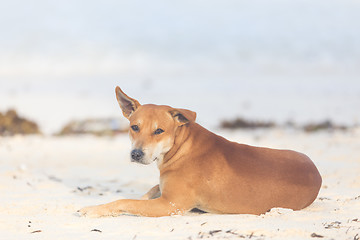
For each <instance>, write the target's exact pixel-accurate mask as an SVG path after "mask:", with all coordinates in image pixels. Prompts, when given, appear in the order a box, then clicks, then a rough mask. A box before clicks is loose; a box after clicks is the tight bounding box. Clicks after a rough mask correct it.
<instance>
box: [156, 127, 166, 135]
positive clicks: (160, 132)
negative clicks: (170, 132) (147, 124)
mask: <svg viewBox="0 0 360 240" xmlns="http://www.w3.org/2000/svg"><path fill="white" fill-rule="evenodd" d="M163 132H164V130H162V129H161V128H158V129H156V130H155V132H154V134H155V135H159V134H162V133H163Z"/></svg>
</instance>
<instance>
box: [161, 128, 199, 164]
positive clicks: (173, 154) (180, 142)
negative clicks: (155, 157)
mask: <svg viewBox="0 0 360 240" xmlns="http://www.w3.org/2000/svg"><path fill="white" fill-rule="evenodd" d="M193 124H196V123H189V124H188V125H184V126H181V127H179V128H177V129H176V133H175V141H174V145H173V147H172V148H171V149H170V150H169V151H168V152H167V153H166V154H165V155H164V158H163V160H162V162H161V163H159V162H158V168H159V170H160V171H161V170H162V169H164V168H166V167H167V166H169V165H171V164H172V163H174V162H175V161H176V160H177V155H178V154H181V152H182V149H183V148H186V147H187V145H188V144H189V141H190V136H191V135H190V131H191V130H190V128H191V127H192V125H193Z"/></svg>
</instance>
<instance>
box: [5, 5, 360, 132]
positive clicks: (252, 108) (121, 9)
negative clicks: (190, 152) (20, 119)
mask: <svg viewBox="0 0 360 240" xmlns="http://www.w3.org/2000/svg"><path fill="white" fill-rule="evenodd" d="M359 13H360V1H355V0H330V1H329V0H328V1H325V0H311V1H310V0H292V1H285V0H270V1H269V0H252V1H244V0H207V1H203V0H197V1H194V0H191V1H190V0H183V1H165V0H153V1H147V0H133V1H123V0H103V1H93V0H86V1H85V0H78V1H69V0H62V1H54V0H37V1H26V0H12V1H4V0H0V30H1V31H0V32H1V37H0V112H5V111H7V110H8V109H10V108H14V109H16V110H17V111H18V112H19V113H20V114H21V115H23V116H25V117H27V118H30V119H32V120H34V121H36V122H37V123H38V124H39V126H40V128H41V130H42V131H43V132H44V133H46V134H51V133H54V132H57V131H59V130H60V129H61V128H62V127H63V125H64V124H65V123H67V122H68V121H70V120H72V119H83V118H102V117H103V118H107V117H116V118H117V117H122V116H121V112H120V110H119V108H118V104H117V102H116V98H115V93H114V89H115V86H116V85H119V86H120V87H121V88H122V89H123V90H124V91H125V92H126V93H127V94H128V95H129V96H131V97H133V98H136V99H138V100H139V101H140V102H141V103H156V104H166V105H171V106H174V107H182V108H189V109H192V110H194V111H196V112H197V113H198V122H200V123H201V124H203V125H205V126H206V127H209V128H216V127H217V126H219V123H220V121H221V120H223V119H228V118H235V117H237V116H244V117H247V118H253V119H263V120H273V121H277V122H280V123H281V122H287V121H295V122H300V123H301V122H306V121H320V120H323V119H331V120H333V121H335V122H339V123H341V124H350V125H351V124H358V123H359V121H360V111H359V109H360V14H359Z"/></svg>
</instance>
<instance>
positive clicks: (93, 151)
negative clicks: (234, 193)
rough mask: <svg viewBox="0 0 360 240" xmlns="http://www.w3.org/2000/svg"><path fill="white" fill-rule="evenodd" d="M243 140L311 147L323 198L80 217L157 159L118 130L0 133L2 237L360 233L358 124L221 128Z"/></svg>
mask: <svg viewBox="0 0 360 240" xmlns="http://www.w3.org/2000/svg"><path fill="white" fill-rule="evenodd" d="M221 135H223V136H225V137H227V138H229V139H231V140H235V141H238V142H241V143H246V144H251V145H257V146H267V147H274V148H289V149H294V150H297V151H301V152H304V153H306V154H307V155H309V156H310V157H311V158H312V159H313V161H314V162H315V163H316V165H317V166H318V168H319V170H320V172H321V174H322V176H323V186H322V189H321V191H320V194H319V197H318V199H317V200H316V201H315V202H314V203H313V204H312V205H311V206H310V207H308V208H306V209H304V210H302V211H291V210H287V209H272V211H271V212H269V213H266V214H265V215H261V216H253V215H214V214H198V213H191V214H188V215H187V216H172V217H161V218H146V217H135V216H120V217H116V218H113V217H110V218H99V219H91V218H83V217H79V216H78V215H77V214H76V211H77V210H78V209H80V208H81V207H84V206H88V205H94V204H100V203H106V202H109V201H112V200H116V199H120V198H137V197H140V196H141V195H142V194H143V193H145V192H146V191H147V190H148V189H149V188H150V187H152V186H153V185H155V184H157V181H158V171H157V169H156V166H155V164H154V165H152V166H141V165H137V164H132V163H130V161H129V157H128V156H129V150H130V141H129V139H128V137H127V136H126V135H122V136H118V137H116V138H97V137H91V136H85V137H62V138H56V137H41V136H31V137H22V136H16V137H11V138H0V194H1V195H0V203H1V204H0V236H1V237H0V238H1V239H6V240H8V239H17V240H21V239H207V238H211V239H250V238H251V239H317V238H319V239H352V240H353V239H354V240H356V239H359V238H360V178H359V176H360V129H357V130H352V131H348V132H333V133H329V132H320V133H315V134H306V133H303V132H298V131H295V130H281V129H275V130H266V131H236V132H221Z"/></svg>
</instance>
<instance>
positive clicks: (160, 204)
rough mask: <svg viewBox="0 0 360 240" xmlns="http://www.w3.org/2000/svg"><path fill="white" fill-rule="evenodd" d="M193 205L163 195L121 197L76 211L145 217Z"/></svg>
mask: <svg viewBox="0 0 360 240" xmlns="http://www.w3.org/2000/svg"><path fill="white" fill-rule="evenodd" d="M192 208H193V206H191V205H189V204H186V203H184V202H180V203H179V202H176V203H175V202H172V201H169V200H167V199H165V198H163V197H160V198H157V199H152V200H132V199H122V200H118V201H114V202H111V203H108V204H103V205H98V206H92V207H85V208H83V209H81V210H79V211H78V212H79V213H80V214H81V215H82V216H89V217H105V216H118V215H120V214H124V213H125V214H126V213H128V214H134V215H140V216H146V217H161V216H170V215H181V214H184V213H185V212H187V211H189V210H191V209H192Z"/></svg>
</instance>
